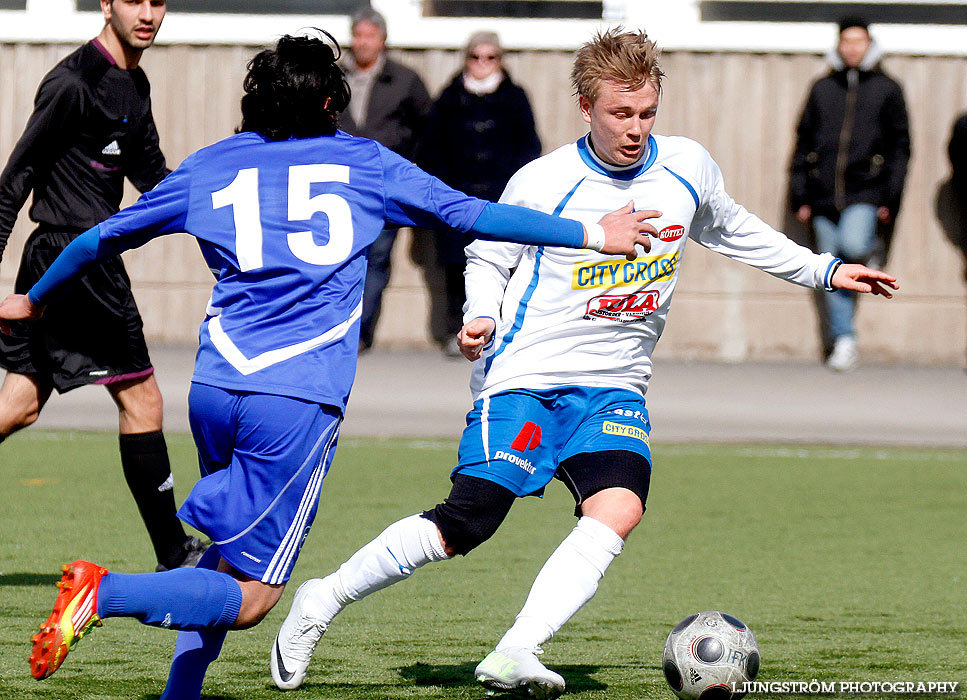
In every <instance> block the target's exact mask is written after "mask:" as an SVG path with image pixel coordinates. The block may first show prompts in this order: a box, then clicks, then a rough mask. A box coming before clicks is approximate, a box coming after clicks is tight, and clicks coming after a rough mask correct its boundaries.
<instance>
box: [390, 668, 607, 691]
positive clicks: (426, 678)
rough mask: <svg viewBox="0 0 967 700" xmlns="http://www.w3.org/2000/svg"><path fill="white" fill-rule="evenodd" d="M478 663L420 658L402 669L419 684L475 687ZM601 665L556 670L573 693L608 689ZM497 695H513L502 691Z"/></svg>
mask: <svg viewBox="0 0 967 700" xmlns="http://www.w3.org/2000/svg"><path fill="white" fill-rule="evenodd" d="M475 668H476V664H475V663H464V664H425V663H422V662H417V663H415V664H410V665H409V666H403V667H401V668H400V669H399V672H400V676H402V677H403V678H405V679H406V680H408V681H411V682H412V683H413V684H414V685H417V686H437V687H441V688H455V687H474V686H476V685H477V682H476V680H474V677H473V671H474V669H475ZM600 669H601V667H600V666H592V665H590V664H572V665H563V666H555V667H554V669H553V670H554V671H556V672H558V673H560V674H561V675H562V676H564V678H565V680H566V682H567V689H568V692H569V693H581V692H584V691H589V690H605V689H606V688H607V687H608V686H607V685H606V684H604V683H602V682H601V681H598V680H596V679H595V678H593V677H592V676H593V675H594V674H595V673H597V672H598V671H599V670H600ZM495 697H510V695H509V694H501V695H498V696H495Z"/></svg>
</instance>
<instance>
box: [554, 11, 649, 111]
mask: <svg viewBox="0 0 967 700" xmlns="http://www.w3.org/2000/svg"><path fill="white" fill-rule="evenodd" d="M660 56H661V51H660V50H659V49H658V46H656V45H655V42H653V41H651V40H650V39H648V35H647V34H646V33H645V32H643V31H637V32H626V31H624V27H614V28H613V29H609V30H608V31H606V32H598V33H597V34H595V35H594V37H593V38H592V39H591V41H589V42H587V43H585V44H583V45H582V46H581V48H580V49H578V52H577V56H576V57H575V59H574V68H573V69H572V70H571V84H572V85H573V86H574V94H575V95H583V96H584V97H586V98H587V99H588V101H590V102H591V104H594V101H595V99H597V96H598V88H599V86H600V84H601V81H603V80H607V81H611V82H615V83H618V84H619V85H622V86H624V87H625V88H626V89H628V90H640V89H641V88H642V87H644V86H645V84H646V83H648V82H650V83H652V84H653V85H654V86H655V89H656V90H657V91H658V94H661V79H662V77H663V76H664V75H665V74H664V73H663V72H662V70H661V68H660V67H659V65H658V59H659V57H660Z"/></svg>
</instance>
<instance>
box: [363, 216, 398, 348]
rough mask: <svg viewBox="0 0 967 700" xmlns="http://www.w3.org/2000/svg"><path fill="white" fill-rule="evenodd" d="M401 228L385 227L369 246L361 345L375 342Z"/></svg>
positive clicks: (366, 346) (366, 345) (369, 344)
mask: <svg viewBox="0 0 967 700" xmlns="http://www.w3.org/2000/svg"><path fill="white" fill-rule="evenodd" d="M397 233H399V229H396V228H384V229H383V231H382V232H381V233H380V234H379V237H378V238H377V239H376V240H375V241H373V244H372V245H371V246H369V264H368V267H367V268H366V284H365V286H364V287H363V315H362V317H361V318H360V320H359V346H360V347H361V348H368V347H369V346H371V345H372V344H373V336H374V335H375V334H376V324H377V322H378V321H379V312H380V310H381V309H382V307H383V290H384V289H386V285H388V284H389V277H390V272H391V269H390V256H391V255H392V253H393V244H394V243H395V242H396V234H397Z"/></svg>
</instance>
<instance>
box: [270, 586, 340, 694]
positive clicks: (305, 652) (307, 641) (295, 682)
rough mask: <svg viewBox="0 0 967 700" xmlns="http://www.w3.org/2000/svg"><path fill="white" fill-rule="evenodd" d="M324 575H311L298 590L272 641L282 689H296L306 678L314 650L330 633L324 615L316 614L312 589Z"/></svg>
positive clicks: (275, 672)
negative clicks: (322, 618)
mask: <svg viewBox="0 0 967 700" xmlns="http://www.w3.org/2000/svg"><path fill="white" fill-rule="evenodd" d="M321 581H322V579H318V578H314V579H309V580H308V581H306V582H305V583H303V584H302V585H301V586H299V589H298V590H297V591H296V592H295V598H294V599H293V600H292V607H291V608H290V609H289V614H288V616H287V617H286V618H285V621H284V622H283V623H282V627H281V628H280V629H279V633H278V634H277V635H276V636H275V641H274V642H272V653H271V656H270V659H269V665H270V666H271V667H272V680H273V681H275V684H276V685H277V686H278V687H279V690H295V689H296V688H298V687H299V686H300V685H302V681H304V680H305V678H306V669H308V668H309V662H310V661H311V660H312V652H314V651H315V650H316V645H317V644H318V643H319V640H320V639H322V635H323V634H325V633H326V625H324V624H323V623H322V622H321V620H320V616H318V615H317V614H315V610H314V609H313V604H312V599H311V598H310V593H311V592H312V589H313V588H314V587H315V586H316V585H317V584H318V583H320V582H321Z"/></svg>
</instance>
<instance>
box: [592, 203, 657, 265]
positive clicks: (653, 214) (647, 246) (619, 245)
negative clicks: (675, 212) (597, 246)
mask: <svg viewBox="0 0 967 700" xmlns="http://www.w3.org/2000/svg"><path fill="white" fill-rule="evenodd" d="M659 216H661V212H660V211H655V210H653V209H644V210H642V211H635V203H634V202H628V203H627V204H626V205H624V206H623V207H621V209H618V210H617V211H613V212H611V213H610V214H605V215H604V216H603V217H601V220H600V221H598V223H599V224H601V227H602V228H603V229H604V247H602V248H601V252H602V253H607V254H609V255H615V254H620V255H624V256H625V257H626V258H628V260H634V259H635V258H637V257H638V249H637V248H636V247H635V246H639V245H640V246H641V247H642V248H643V249H644V251H645V252H646V253H647V252H648V251H649V250H651V238H649V236H657V235H658V229H656V228H655V227H654V226H652V225H651V224H649V223H648V219H654V218H657V217H659Z"/></svg>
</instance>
